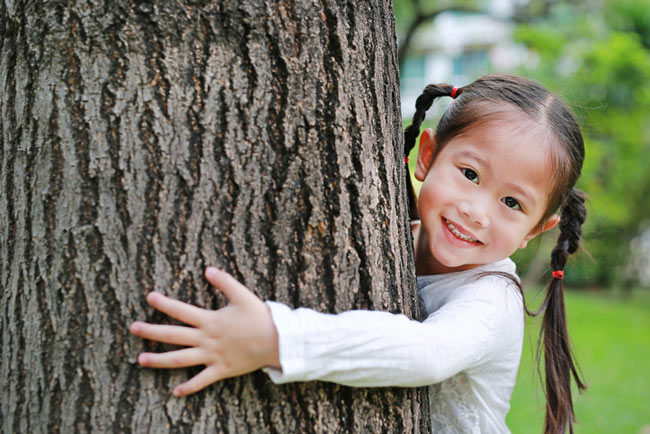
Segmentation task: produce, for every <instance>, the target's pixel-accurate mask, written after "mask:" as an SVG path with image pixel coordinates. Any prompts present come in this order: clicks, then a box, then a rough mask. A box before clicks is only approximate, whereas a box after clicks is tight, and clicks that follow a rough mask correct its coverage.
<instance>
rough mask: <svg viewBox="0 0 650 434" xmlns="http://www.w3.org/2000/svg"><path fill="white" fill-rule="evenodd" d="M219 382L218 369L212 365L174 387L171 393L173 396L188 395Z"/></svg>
mask: <svg viewBox="0 0 650 434" xmlns="http://www.w3.org/2000/svg"><path fill="white" fill-rule="evenodd" d="M219 380H221V378H220V377H219V368H217V367H216V366H214V365H213V366H208V367H207V368H205V369H204V370H202V371H201V372H199V373H198V374H196V375H195V376H194V377H192V378H190V379H189V380H188V381H186V382H185V383H183V384H179V385H178V386H176V387H175V388H174V392H173V393H174V396H185V395H189V394H192V393H194V392H198V391H199V390H201V389H203V388H205V387H207V386H209V385H210V384H212V383H214V382H216V381H219Z"/></svg>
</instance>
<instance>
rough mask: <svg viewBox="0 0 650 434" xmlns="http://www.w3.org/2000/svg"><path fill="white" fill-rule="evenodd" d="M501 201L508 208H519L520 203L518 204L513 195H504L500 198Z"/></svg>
mask: <svg viewBox="0 0 650 434" xmlns="http://www.w3.org/2000/svg"><path fill="white" fill-rule="evenodd" d="M501 201H502V202H503V203H505V204H506V206H507V207H508V208H512V209H521V205H520V204H519V202H518V201H517V199H515V198H513V197H510V196H508V197H504V198H503V199H501Z"/></svg>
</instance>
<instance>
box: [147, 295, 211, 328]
mask: <svg viewBox="0 0 650 434" xmlns="http://www.w3.org/2000/svg"><path fill="white" fill-rule="evenodd" d="M147 302H148V303H149V304H150V305H152V306H153V307H155V308H156V309H158V310H159V311H161V312H164V313H166V314H167V315H169V316H171V317H173V318H176V319H177V320H179V321H183V322H184V323H186V324H190V325H193V326H195V327H199V326H200V325H201V323H202V322H203V319H204V318H205V317H206V314H207V313H208V311H207V310H205V309H201V308H200V307H196V306H193V305H191V304H187V303H183V302H182V301H178V300H174V299H173V298H169V297H165V296H164V295H162V294H160V293H159V292H150V293H149V294H147Z"/></svg>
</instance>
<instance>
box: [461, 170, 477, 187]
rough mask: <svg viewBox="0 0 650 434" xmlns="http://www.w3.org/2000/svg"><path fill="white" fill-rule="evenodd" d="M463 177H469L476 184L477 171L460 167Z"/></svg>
mask: <svg viewBox="0 0 650 434" xmlns="http://www.w3.org/2000/svg"><path fill="white" fill-rule="evenodd" d="M461 170H462V171H463V175H465V178H467V179H469V180H470V181H472V182H473V183H475V184H478V173H476V172H474V171H473V170H472V169H468V168H464V169H461Z"/></svg>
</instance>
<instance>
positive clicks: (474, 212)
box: [458, 198, 490, 228]
mask: <svg viewBox="0 0 650 434" xmlns="http://www.w3.org/2000/svg"><path fill="white" fill-rule="evenodd" d="M458 212H459V213H460V215H461V216H463V217H465V218H467V220H469V221H470V222H471V223H472V224H474V225H476V226H479V227H482V228H486V227H488V225H489V224H490V219H489V218H488V210H487V207H486V206H485V204H483V203H482V202H481V201H480V199H479V198H474V199H473V200H472V201H461V202H459V203H458Z"/></svg>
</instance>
